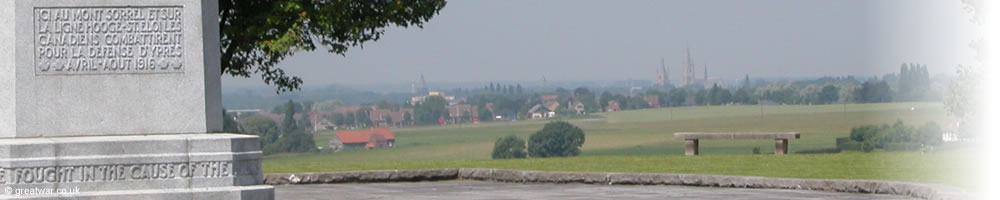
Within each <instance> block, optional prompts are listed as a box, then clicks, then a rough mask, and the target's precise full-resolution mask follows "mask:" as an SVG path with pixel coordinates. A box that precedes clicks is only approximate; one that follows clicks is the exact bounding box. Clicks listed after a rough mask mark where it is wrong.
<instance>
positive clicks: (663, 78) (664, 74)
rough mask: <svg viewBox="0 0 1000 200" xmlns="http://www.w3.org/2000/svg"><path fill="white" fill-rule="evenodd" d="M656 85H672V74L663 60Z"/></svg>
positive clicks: (657, 73) (657, 72)
mask: <svg viewBox="0 0 1000 200" xmlns="http://www.w3.org/2000/svg"><path fill="white" fill-rule="evenodd" d="M656 85H657V86H660V87H663V86H667V85H670V73H669V72H668V71H667V65H666V63H664V61H663V58H660V68H659V69H657V70H656Z"/></svg>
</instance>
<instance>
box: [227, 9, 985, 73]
mask: <svg viewBox="0 0 1000 200" xmlns="http://www.w3.org/2000/svg"><path fill="white" fill-rule="evenodd" d="M509 10H518V12H509ZM970 19H971V16H970V15H969V14H968V13H966V11H965V9H964V4H962V3H961V2H960V1H936V0H887V1H865V0H845V1H794V0H766V1H725V0H719V1H641V2H640V1H589V0H583V1H563V0H553V1H541V2H538V1H518V0H514V1H453V2H448V5H447V6H446V7H445V8H444V9H443V10H441V13H440V15H437V16H434V17H433V18H432V19H431V20H430V21H429V22H428V23H427V24H425V26H424V27H423V29H420V28H414V27H411V28H398V27H392V28H388V29H386V32H385V35H383V37H382V39H381V40H379V41H375V42H369V43H365V44H364V48H360V47H355V48H351V49H350V50H349V51H347V53H346V54H345V55H344V56H340V55H336V54H330V53H327V52H326V51H325V50H324V49H317V50H316V51H314V52H297V53H296V54H295V55H293V56H290V57H288V58H287V59H286V60H284V61H282V62H281V63H279V64H278V65H277V67H280V68H281V69H284V70H285V72H286V73H287V74H288V75H292V76H299V77H301V78H302V80H303V81H304V82H305V83H304V84H305V87H311V86H324V85H328V84H332V83H337V84H368V83H378V82H390V83H392V82H395V83H396V84H399V83H406V82H413V81H416V80H417V79H418V77H419V76H420V74H424V75H425V76H426V78H427V80H429V81H432V82H453V81H461V82H469V81H483V82H489V81H491V80H490V79H494V78H497V77H503V79H507V80H513V81H536V80H538V79H540V78H541V76H543V75H544V76H546V77H547V79H548V80H628V79H635V80H654V79H655V77H656V75H655V73H656V70H657V69H658V68H660V67H661V59H662V60H663V62H664V64H665V66H666V68H667V69H668V70H669V74H670V76H671V77H670V79H672V80H679V79H680V75H681V74H682V72H681V68H682V65H683V63H684V59H685V58H686V55H685V52H686V51H687V49H690V51H691V57H692V59H693V61H694V64H695V66H696V69H695V74H696V77H699V78H700V74H701V73H702V71H701V70H702V67H704V66H705V65H708V68H709V74H710V76H711V77H717V78H721V79H725V80H732V79H738V78H742V77H743V76H744V75H745V74H750V75H751V77H790V78H795V77H820V76H822V75H831V76H844V75H851V74H878V75H879V76H881V75H882V74H885V73H889V72H898V69H899V66H900V65H901V64H903V63H914V64H920V65H926V66H927V67H928V71H929V72H930V74H941V73H944V74H948V75H953V74H954V71H955V67H956V66H958V65H979V64H980V63H978V61H977V60H976V59H975V57H976V51H975V50H974V49H973V48H971V47H969V43H970V42H972V41H974V40H976V39H978V38H980V37H982V36H981V35H980V34H981V33H979V32H977V30H978V29H977V26H976V25H975V24H974V23H972V22H970ZM755 74H756V75H755ZM858 77H861V76H858ZM223 85H225V86H226V87H243V86H264V83H263V81H262V80H260V77H258V76H252V77H251V78H247V79H243V78H233V77H228V76H227V77H223Z"/></svg>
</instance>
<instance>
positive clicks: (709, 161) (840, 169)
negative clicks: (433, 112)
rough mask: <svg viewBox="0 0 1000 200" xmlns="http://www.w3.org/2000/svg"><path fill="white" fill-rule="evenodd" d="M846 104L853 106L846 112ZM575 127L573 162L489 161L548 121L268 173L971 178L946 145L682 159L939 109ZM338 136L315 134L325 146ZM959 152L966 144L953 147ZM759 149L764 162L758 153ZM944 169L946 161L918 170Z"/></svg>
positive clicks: (805, 111)
mask: <svg viewBox="0 0 1000 200" xmlns="http://www.w3.org/2000/svg"><path fill="white" fill-rule="evenodd" d="M845 107H846V109H845ZM598 116H599V118H590V119H577V120H571V121H570V122H572V123H574V124H576V125H578V126H580V128H582V129H583V130H584V132H585V133H586V143H585V144H584V146H583V149H582V155H581V156H580V157H576V158H553V159H521V160H489V159H490V151H491V150H492V147H493V142H494V141H495V140H496V139H497V138H499V137H502V136H506V135H517V136H520V137H522V138H527V137H528V136H529V135H530V134H532V133H534V132H535V131H537V130H539V129H541V127H542V126H543V125H544V123H546V122H547V121H541V120H528V121H517V122H488V123H480V124H469V125H452V126H430V127H416V128H401V129H394V132H395V134H396V144H397V147H396V148H391V149H379V150H372V151H363V152H346V153H308V154H293V155H287V154H286V155H274V156H269V157H266V158H265V160H264V171H265V172H266V173H278V172H315V171H344V170H370V169H422V168H458V167H483V168H510V169H533V170H549V171H612V172H669V173H703V174H729V175H753V176H773V177H798V178H835V179H876V180H900V181H917V182H931V183H948V184H955V185H964V184H963V181H961V180H963V179H961V178H955V177H964V176H955V175H953V174H954V173H951V172H954V171H969V170H968V169H965V168H964V167H967V166H966V165H963V164H960V163H965V162H967V161H969V160H970V159H969V158H970V157H968V156H964V154H963V153H965V151H966V150H964V149H963V148H959V147H954V148H952V147H949V148H945V149H952V150H938V151H932V152H929V153H920V152H910V153H896V152H876V153H854V152H850V153H840V154H810V155H805V154H799V155H788V156H773V155H766V154H769V153H772V152H773V151H774V147H773V146H774V142H773V141H770V140H704V141H702V142H701V153H702V156H696V157H687V156H683V141H678V140H675V139H673V137H672V134H673V133H674V132H683V131H713V132H714V131H719V132H722V131H797V132H800V133H801V134H802V138H801V139H798V140H792V141H789V143H790V146H789V150H790V151H792V152H795V151H799V150H807V149H820V148H832V147H834V146H835V138H836V137H845V136H847V135H848V134H849V132H850V129H851V128H852V127H856V126H859V125H865V124H881V123H891V122H894V121H896V120H903V121H904V122H906V123H907V124H909V125H919V124H923V123H925V122H928V121H936V122H937V123H939V124H943V123H945V122H946V120H947V119H946V114H945V112H944V110H943V108H942V105H941V104H940V103H890V104H860V105H858V104H848V105H846V106H845V105H817V106H808V105H797V106H763V107H762V106H705V107H683V108H663V109H646V110H636V111H623V112H614V113H601V114H599V115H598ZM331 135H332V132H324V133H318V134H317V135H316V139H317V144H319V145H324V146H325V143H326V142H325V140H326V139H327V138H329V137H331ZM951 146H961V145H951ZM754 147H760V148H761V150H762V153H764V154H765V155H751V150H752V149H753V148H754ZM921 163H939V164H931V165H929V164H921Z"/></svg>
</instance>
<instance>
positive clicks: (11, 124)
mask: <svg viewBox="0 0 1000 200" xmlns="http://www.w3.org/2000/svg"><path fill="white" fill-rule="evenodd" d="M218 15H219V14H218V2H217V1H215V0H142V1H135V0H100V1H78V0H0V187H2V188H0V189H2V190H4V191H2V193H0V199H8V198H13V199H19V198H26V199H60V198H88V199H171V200H178V199H273V198H274V189H273V188H272V187H270V186H264V185H261V184H262V183H263V175H262V174H261V156H262V154H261V151H260V146H259V143H258V138H257V136H249V135H237V134H226V133H220V132H222V105H221V99H220V98H221V91H220V90H221V89H220V84H221V83H220V67H219V65H220V60H219V54H220V51H219V49H220V48H219V41H220V40H219V23H218V21H219V20H218Z"/></svg>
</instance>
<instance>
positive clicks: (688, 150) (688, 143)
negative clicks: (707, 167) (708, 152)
mask: <svg viewBox="0 0 1000 200" xmlns="http://www.w3.org/2000/svg"><path fill="white" fill-rule="evenodd" d="M684 155H686V156H694V155H698V140H684Z"/></svg>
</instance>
